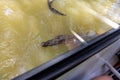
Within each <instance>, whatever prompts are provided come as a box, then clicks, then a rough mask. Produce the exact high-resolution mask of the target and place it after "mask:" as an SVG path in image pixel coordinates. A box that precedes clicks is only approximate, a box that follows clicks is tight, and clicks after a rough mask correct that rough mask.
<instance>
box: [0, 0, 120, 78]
mask: <svg viewBox="0 0 120 80" xmlns="http://www.w3.org/2000/svg"><path fill="white" fill-rule="evenodd" d="M83 5H86V6H89V7H90V8H91V9H94V10H95V11H97V12H99V13H100V14H103V15H105V16H107V17H109V18H110V19H112V20H113V21H115V22H117V23H119V22H120V9H119V7H120V1H119V0H94V1H92V0H56V1H55V2H54V4H53V6H54V7H55V8H56V9H58V10H59V11H61V12H64V13H65V14H66V15H67V16H59V15H56V14H54V13H52V12H51V11H50V10H49V8H48V5H47V0H0V79H1V80H8V79H11V78H13V77H15V76H17V75H19V74H21V73H24V72H26V71H28V70H30V69H32V68H34V67H36V66H38V65H40V64H42V63H44V62H46V61H48V60H50V59H52V58H54V57H55V56H58V55H60V54H61V53H63V52H65V51H67V47H66V45H64V44H62V45H56V46H52V47H46V48H44V47H41V46H40V44H41V42H43V41H47V40H49V39H51V38H54V37H55V36H58V35H61V34H62V35H65V34H67V35H68V34H69V35H71V32H70V29H69V28H70V27H71V28H72V29H73V30H74V31H76V32H77V33H79V34H80V35H81V36H83V37H85V39H86V38H87V37H88V36H91V35H93V34H96V35H100V34H102V33H104V32H106V31H107V30H109V29H110V27H109V26H108V25H106V24H104V23H103V22H102V21H100V20H99V19H98V18H96V17H95V16H93V15H91V14H89V13H88V12H87V9H86V8H84V7H83ZM87 40H88V39H87Z"/></svg>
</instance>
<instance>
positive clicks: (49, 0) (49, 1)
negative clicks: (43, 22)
mask: <svg viewBox="0 0 120 80" xmlns="http://www.w3.org/2000/svg"><path fill="white" fill-rule="evenodd" d="M54 1H55V0H48V7H49V9H50V11H52V12H53V13H55V14H58V15H61V16H66V15H65V14H63V13H61V12H60V11H58V10H56V9H55V8H53V7H52V3H53V2H54Z"/></svg>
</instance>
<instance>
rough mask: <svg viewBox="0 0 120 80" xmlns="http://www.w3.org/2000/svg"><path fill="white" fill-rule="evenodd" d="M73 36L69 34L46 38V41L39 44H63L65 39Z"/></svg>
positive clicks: (44, 45)
mask: <svg viewBox="0 0 120 80" xmlns="http://www.w3.org/2000/svg"><path fill="white" fill-rule="evenodd" d="M72 38H73V37H72V36H70V35H59V36H57V37H55V38H53V39H51V40H48V41H46V42H42V43H41V46H42V47H47V46H54V45H58V44H64V43H65V41H66V40H69V39H72Z"/></svg>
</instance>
